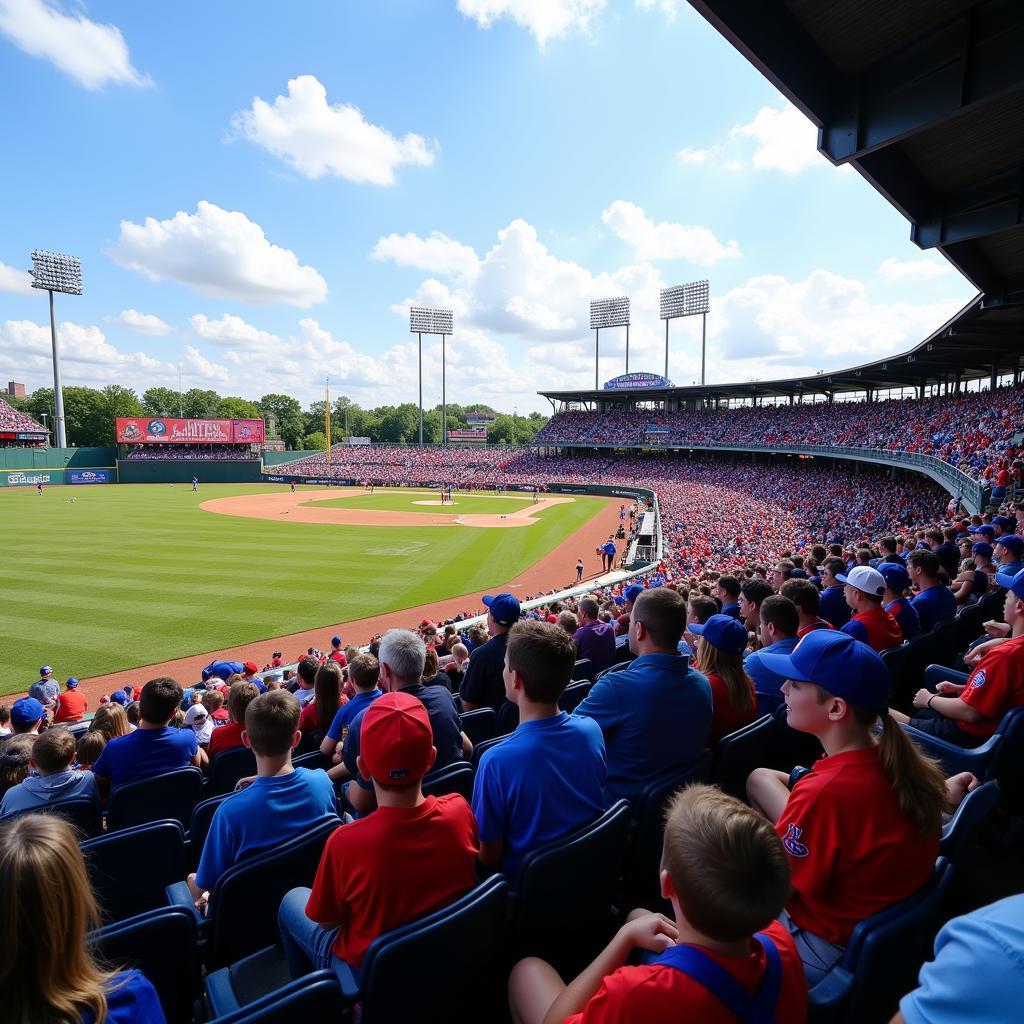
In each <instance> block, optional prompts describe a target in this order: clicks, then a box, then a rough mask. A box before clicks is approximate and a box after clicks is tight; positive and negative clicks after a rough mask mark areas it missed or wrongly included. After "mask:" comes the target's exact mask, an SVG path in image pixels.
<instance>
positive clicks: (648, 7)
mask: <svg viewBox="0 0 1024 1024" xmlns="http://www.w3.org/2000/svg"><path fill="white" fill-rule="evenodd" d="M681 3H682V0H636V5H637V7H638V8H639V9H640V10H641V11H661V13H662V14H664V15H665V17H666V18H668V20H669V21H672V20H673V19H674V18H675V16H676V15H677V14H678V13H679V5H680V4H681Z"/></svg>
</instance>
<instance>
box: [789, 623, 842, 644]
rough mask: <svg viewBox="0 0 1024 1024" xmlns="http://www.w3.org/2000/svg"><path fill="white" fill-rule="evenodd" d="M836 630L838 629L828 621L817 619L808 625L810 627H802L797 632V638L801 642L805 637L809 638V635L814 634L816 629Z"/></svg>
mask: <svg viewBox="0 0 1024 1024" xmlns="http://www.w3.org/2000/svg"><path fill="white" fill-rule="evenodd" d="M835 628H836V627H835V626H833V625H832V623H831V622H829V621H828V620H827V619H815V620H814V622H811V623H808V625H806V626H801V627H800V628H799V629H798V630H797V631H796V636H797V639H798V640H800V639H803V637H805V636H807V634H808V633H813V632H814V631H815V630H816V629H835Z"/></svg>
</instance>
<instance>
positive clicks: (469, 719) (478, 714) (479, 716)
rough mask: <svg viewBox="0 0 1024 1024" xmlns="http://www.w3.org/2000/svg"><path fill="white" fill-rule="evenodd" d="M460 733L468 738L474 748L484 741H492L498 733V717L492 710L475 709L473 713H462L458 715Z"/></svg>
mask: <svg viewBox="0 0 1024 1024" xmlns="http://www.w3.org/2000/svg"><path fill="white" fill-rule="evenodd" d="M459 721H460V722H462V731H463V732H464V733H465V734H466V735H467V736H468V737H469V742H470V743H472V744H473V746H474V747H475V746H476V745H477V744H478V743H483V742H484V741H485V740H490V739H494V737H495V736H496V735H497V733H498V716H497V715H496V714H495V713H494V708H477V709H476V710H475V711H463V712H462V714H461V715H459Z"/></svg>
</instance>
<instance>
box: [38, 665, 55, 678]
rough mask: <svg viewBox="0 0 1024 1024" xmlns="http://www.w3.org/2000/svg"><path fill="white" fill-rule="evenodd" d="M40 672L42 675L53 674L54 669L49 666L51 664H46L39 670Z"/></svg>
mask: <svg viewBox="0 0 1024 1024" xmlns="http://www.w3.org/2000/svg"><path fill="white" fill-rule="evenodd" d="M39 674H40V675H41V676H50V675H53V669H52V668H50V666H49V665H44V666H43V667H42V668H41V669H40V670H39Z"/></svg>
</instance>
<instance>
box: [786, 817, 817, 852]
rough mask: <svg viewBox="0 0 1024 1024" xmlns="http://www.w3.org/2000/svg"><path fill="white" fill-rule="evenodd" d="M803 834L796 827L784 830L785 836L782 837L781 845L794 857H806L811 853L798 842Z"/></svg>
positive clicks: (800, 829) (792, 826)
mask: <svg viewBox="0 0 1024 1024" xmlns="http://www.w3.org/2000/svg"><path fill="white" fill-rule="evenodd" d="M803 834H804V830H803V829H802V828H797V826H796V825H792V824H791V825H790V826H789V827H788V828H787V829H786V834H785V835H784V836H783V837H782V845H783V846H784V847H785V848H786V849H787V850H788V851H789V852H790V853H791V854H793V856H794V857H806V856H807V855H808V854H809V853H810V852H811V851H810V850H808V849H807V847H806V846H804V844H803V843H801V842H800V837H801V836H802V835H803Z"/></svg>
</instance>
